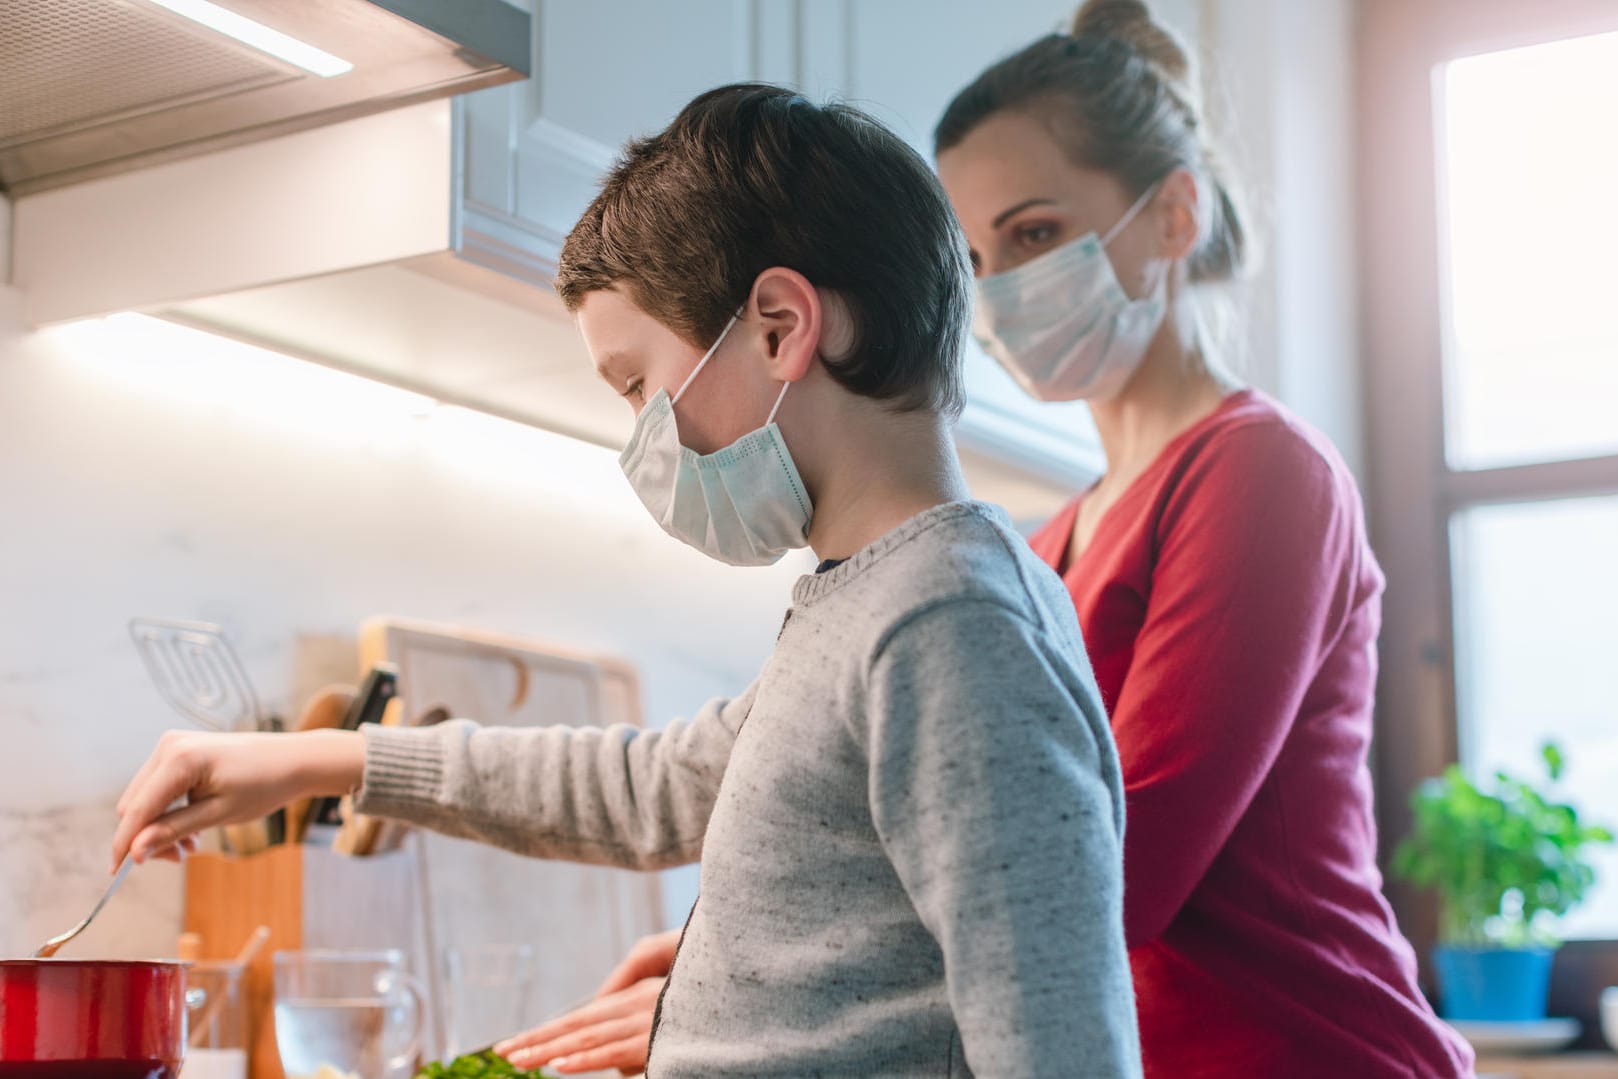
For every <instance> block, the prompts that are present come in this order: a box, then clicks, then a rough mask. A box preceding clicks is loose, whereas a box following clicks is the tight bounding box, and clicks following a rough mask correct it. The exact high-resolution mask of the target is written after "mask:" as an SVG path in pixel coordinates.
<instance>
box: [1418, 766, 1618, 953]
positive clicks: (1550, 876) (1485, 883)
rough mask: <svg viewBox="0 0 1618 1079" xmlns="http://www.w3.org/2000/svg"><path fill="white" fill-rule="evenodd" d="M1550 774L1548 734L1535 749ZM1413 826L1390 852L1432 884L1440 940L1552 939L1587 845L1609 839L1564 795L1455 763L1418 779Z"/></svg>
mask: <svg viewBox="0 0 1618 1079" xmlns="http://www.w3.org/2000/svg"><path fill="white" fill-rule="evenodd" d="M1540 753H1541V756H1542V757H1543V758H1544V763H1545V771H1546V773H1547V774H1548V776H1549V777H1550V780H1551V782H1553V783H1554V782H1555V781H1556V780H1558V779H1560V778H1561V775H1562V770H1563V767H1564V761H1563V757H1562V751H1561V750H1560V749H1559V748H1558V747H1557V746H1556V744H1555V743H1550V742H1547V743H1546V744H1545V746H1544V747H1543V748H1542V749H1541V751H1540ZM1410 807H1411V809H1412V810H1414V811H1415V826H1414V828H1413V829H1412V830H1411V834H1410V835H1409V837H1408V838H1406V839H1405V841H1404V842H1403V843H1401V844H1399V848H1398V850H1396V851H1395V852H1394V855H1393V872H1394V874H1395V875H1397V876H1399V877H1402V878H1404V879H1405V880H1408V881H1410V882H1411V883H1412V884H1415V885H1417V886H1418V887H1422V888H1432V889H1435V890H1436V891H1437V892H1438V895H1439V900H1440V905H1441V908H1442V915H1441V917H1442V922H1441V925H1440V930H1439V932H1440V935H1441V936H1442V938H1443V940H1444V941H1445V943H1449V944H1461V945H1473V946H1488V945H1494V944H1499V945H1505V946H1507V947H1522V946H1525V945H1528V944H1534V943H1538V944H1547V945H1550V944H1554V943H1555V942H1556V941H1555V937H1554V935H1553V934H1552V933H1551V931H1550V929H1551V926H1552V924H1553V923H1554V922H1555V920H1556V919H1557V918H1559V917H1561V916H1562V915H1564V914H1566V913H1567V912H1568V911H1569V910H1571V909H1573V907H1575V906H1577V905H1578V904H1579V903H1580V902H1581V901H1582V900H1583V899H1584V896H1585V893H1586V892H1587V891H1588V890H1589V888H1590V886H1591V885H1592V884H1593V883H1595V870H1594V868H1593V867H1592V866H1591V865H1590V862H1589V856H1588V852H1587V850H1586V848H1588V847H1592V846H1596V845H1599V844H1608V843H1611V842H1613V834H1612V832H1611V831H1610V830H1608V829H1607V828H1604V827H1601V826H1598V825H1591V824H1585V823H1583V822H1581V821H1580V820H1579V813H1578V810H1576V809H1575V808H1574V807H1573V806H1571V805H1566V804H1563V803H1560V802H1554V801H1551V800H1550V799H1549V798H1547V797H1546V796H1545V795H1544V794H1542V793H1541V792H1540V791H1539V790H1536V789H1535V788H1534V787H1533V786H1532V785H1531V784H1529V783H1526V782H1524V781H1523V780H1520V779H1517V778H1514V777H1513V776H1510V775H1507V774H1506V773H1505V772H1496V773H1495V774H1494V779H1493V783H1492V784H1491V785H1490V787H1489V788H1488V789H1483V788H1480V787H1479V786H1477V785H1476V784H1474V783H1473V782H1472V781H1471V780H1470V779H1468V778H1467V777H1466V774H1465V773H1464V772H1462V771H1461V769H1460V768H1459V767H1456V766H1454V765H1452V766H1450V768H1449V769H1448V770H1447V771H1445V773H1444V774H1443V776H1441V777H1439V778H1437V779H1429V780H1427V781H1426V782H1424V783H1422V785H1421V786H1420V787H1418V788H1417V789H1416V793H1415V794H1414V795H1413V796H1412V797H1411V800H1410Z"/></svg>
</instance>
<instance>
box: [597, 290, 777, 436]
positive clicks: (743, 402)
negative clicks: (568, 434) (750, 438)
mask: <svg viewBox="0 0 1618 1079" xmlns="http://www.w3.org/2000/svg"><path fill="white" fill-rule="evenodd" d="M745 318H746V316H745V315H744V320H745ZM578 321H579V331H580V332H581V333H582V334H583V335H584V346H585V348H587V349H588V350H589V352H590V358H591V360H592V361H594V363H595V366H596V372H597V373H598V374H600V376H601V377H602V379H604V380H605V381H606V383H607V384H608V385H609V386H611V387H612V388H613V390H614V391H616V392H617V393H618V394H619V396H621V397H623V398H624V400H626V401H628V402H629V404H630V407H632V408H633V409H634V410H635V414H636V415H637V416H638V415H640V410H641V409H642V408H644V407H645V405H646V402H647V401H650V400H651V399H652V397H653V396H654V395H655V394H656V393H657V391H658V390H660V389H663V390H667V391H668V392H669V396H670V397H672V396H674V394H676V393H678V392H679V389H680V387H681V385H683V384H684V383H685V380H686V378H687V377H689V376H690V374H691V372H692V370H693V369H695V367H696V366H697V363H698V362H699V361H700V360H701V359H702V354H703V353H704V352H706V351H707V346H708V345H710V344H712V342H706V343H704V345H703V346H702V347H700V348H699V347H697V346H694V345H692V344H689V343H688V342H686V341H684V340H682V339H681V338H680V337H679V335H677V334H676V333H675V332H674V331H673V330H671V329H669V328H668V327H667V326H665V325H663V323H661V322H659V321H657V319H655V318H653V317H652V316H651V315H649V314H647V313H646V312H645V311H644V310H642V309H641V308H640V307H638V306H637V305H636V304H635V303H634V301H632V300H631V299H629V297H628V296H627V295H625V294H624V293H623V292H621V291H620V290H619V289H617V288H616V287H614V288H609V289H602V290H600V291H597V292H592V293H590V294H588V295H587V296H585V298H584V300H583V301H582V302H581V303H580V304H579V308H578ZM757 338H758V335H757V334H756V333H753V332H750V331H749V325H748V323H747V322H746V321H742V322H738V323H737V324H736V325H735V326H732V327H731V330H730V333H729V334H728V335H726V337H725V341H724V343H723V344H722V345H720V346H719V351H717V352H715V353H714V355H713V357H712V358H711V359H710V360H709V361H708V365H707V366H706V367H704V368H703V369H702V373H701V374H700V375H698V376H697V378H696V380H695V381H694V382H692V383H691V386H690V388H689V389H687V390H686V393H685V396H684V397H682V398H680V401H679V403H678V404H677V405H676V406H675V409H674V413H675V419H676V420H677V421H678V424H679V431H680V442H681V443H682V444H684V445H685V446H686V447H687V448H689V449H692V450H695V451H696V452H697V453H714V452H715V451H717V450H721V449H724V448H725V447H726V446H728V445H730V444H731V443H732V442H735V441H736V440H737V439H739V438H741V437H742V436H743V435H745V434H747V433H748V432H750V431H753V430H755V429H757V428H758V427H760V426H762V425H763V423H764V418H765V417H766V416H767V415H769V412H770V407H771V406H772V405H773V404H774V403H775V397H776V395H777V394H778V393H780V389H781V387H780V383H776V382H772V381H771V380H770V377H769V375H768V373H767V371H766V364H765V361H766V360H767V359H768V354H767V352H766V353H764V354H762V355H760V354H759V352H758V347H757V346H758V345H759V344H760V342H759V341H758V340H757Z"/></svg>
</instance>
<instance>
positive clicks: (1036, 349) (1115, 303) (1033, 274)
mask: <svg viewBox="0 0 1618 1079" xmlns="http://www.w3.org/2000/svg"><path fill="white" fill-rule="evenodd" d="M1158 186H1159V185H1158V184H1153V185H1152V186H1151V187H1149V188H1147V189H1146V193H1145V194H1143V195H1141V197H1140V198H1139V199H1137V200H1136V201H1135V204H1134V205H1133V206H1131V207H1130V208H1129V209H1128V210H1127V211H1125V212H1124V215H1123V217H1121V218H1120V219H1119V220H1118V223H1117V224H1115V225H1113V227H1112V228H1110V229H1108V230H1107V234H1106V235H1105V236H1102V237H1097V235H1096V234H1095V233H1094V232H1087V233H1085V234H1084V235H1083V236H1080V237H1079V238H1078V239H1076V240H1073V241H1071V242H1069V243H1066V244H1063V245H1062V246H1061V247H1058V248H1056V249H1055V250H1052V251H1048V252H1046V253H1045V254H1043V255H1040V256H1039V257H1038V258H1035V259H1032V260H1030V261H1028V262H1025V263H1023V264H1022V265H1021V266H1018V267H1015V268H1014V269H1010V270H1007V271H1005V272H1004V273H997V274H995V275H994V276H992V277H986V278H983V279H982V280H980V281H979V282H978V302H977V309H976V312H975V314H974V319H973V330H974V332H975V333H976V335H977V337H978V339H979V340H980V341H981V342H982V343H983V347H984V348H985V349H986V350H987V351H988V352H989V354H990V355H991V356H993V357H994V358H995V359H996V360H998V361H1000V365H1001V366H1002V367H1004V368H1005V369H1006V371H1007V372H1009V373H1010V375H1011V377H1012V378H1014V379H1016V380H1017V383H1018V384H1019V385H1021V386H1022V388H1023V389H1024V390H1025V391H1027V392H1028V393H1029V394H1030V395H1031V396H1033V397H1036V398H1038V399H1039V400H1041V401H1077V400H1088V401H1103V400H1106V399H1107V398H1109V397H1113V396H1115V395H1116V394H1117V393H1118V392H1119V391H1120V390H1122V389H1123V388H1124V385H1125V384H1126V383H1127V382H1128V381H1129V377H1130V376H1131V375H1132V374H1134V373H1135V370H1136V369H1137V368H1138V367H1139V366H1140V362H1141V360H1142V359H1143V358H1144V357H1145V355H1146V349H1147V346H1149V345H1150V344H1151V343H1152V338H1153V337H1155V336H1156V335H1157V331H1158V328H1159V327H1160V326H1162V324H1163V316H1164V314H1165V313H1166V311H1167V309H1168V272H1167V271H1168V264H1167V263H1164V264H1163V272H1162V273H1161V274H1160V275H1159V276H1158V278H1157V281H1156V282H1155V283H1154V284H1153V286H1152V289H1151V291H1150V292H1149V293H1148V294H1147V295H1145V296H1143V297H1141V298H1140V299H1138V300H1132V299H1130V298H1129V295H1128V294H1127V293H1126V292H1124V290H1123V286H1121V285H1120V284H1119V283H1118V277H1117V274H1116V273H1114V271H1113V268H1112V261H1111V260H1110V259H1109V258H1108V257H1107V251H1106V249H1107V245H1108V244H1110V243H1112V241H1113V239H1114V238H1115V237H1116V236H1117V235H1118V234H1119V233H1120V232H1122V231H1123V230H1124V228H1125V226H1127V225H1128V224H1129V223H1130V222H1131V221H1133V220H1134V219H1135V217H1136V216H1137V215H1138V214H1139V213H1140V212H1141V210H1143V209H1144V208H1145V207H1146V205H1147V204H1148V203H1149V202H1151V200H1152V196H1153V195H1155V194H1156V193H1157V189H1158Z"/></svg>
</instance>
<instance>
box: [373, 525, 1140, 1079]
mask: <svg viewBox="0 0 1618 1079" xmlns="http://www.w3.org/2000/svg"><path fill="white" fill-rule="evenodd" d="M366 737H367V753H366V764H365V780H364V785H363V787H362V789H361V791H360V794H359V806H358V808H359V809H360V810H362V811H364V812H367V813H376V814H382V815H388V816H394V817H401V818H404V819H407V820H411V821H414V822H417V823H420V824H424V825H427V826H428V827H431V828H435V829H437V830H440V831H443V832H448V833H450V834H453V835H460V836H468V837H473V838H477V839H481V840H485V841H487V842H490V843H494V844H497V845H499V846H502V847H506V848H509V849H511V850H516V851H520V852H523V853H525V854H531V855H536V856H540V857H546V858H566V859H573V860H577V861H585V862H595V863H602V864H608V865H618V866H636V867H642V868H648V869H650V868H658V867H663V866H670V865H675V864H679V863H685V862H690V861H692V860H695V859H697V858H699V857H700V859H701V862H702V887H701V898H700V899H699V900H698V901H697V904H696V907H695V908H694V909H693V911H692V914H691V918H690V921H689V922H688V924H687V927H686V931H685V935H684V938H683V940H682V942H681V945H680V950H679V954H678V957H677V958H676V960H675V965H674V970H673V973H672V975H671V977H670V979H669V985H668V989H667V990H666V992H665V994H664V998H663V1001H662V1004H661V1005H660V1008H659V1017H658V1021H657V1025H656V1029H655V1031H654V1035H653V1042H652V1052H651V1060H650V1066H649V1069H648V1075H649V1076H650V1077H652V1079H730V1077H735V1079H742V1077H746V1079H757V1077H778V1076H779V1077H787V1076H793V1077H801V1076H929V1077H938V1076H974V1075H975V1076H980V1077H991V1076H993V1077H1001V1076H1004V1077H1019V1076H1062V1077H1064V1079H1069V1077H1074V1076H1082V1077H1085V1079H1112V1077H1115V1076H1138V1075H1139V1074H1140V1059H1139V1048H1138V1045H1137V1037H1136V1030H1135V1005H1134V996H1133V993H1132V990H1131V987H1130V973H1129V964H1128V961H1127V957H1126V954H1125V949H1124V938H1123V929H1122V913H1121V898H1122V894H1121V893H1122V862H1121V858H1122V854H1121V848H1122V843H1121V840H1122V831H1123V794H1122V790H1121V787H1120V782H1119V770H1118V759H1117V755H1116V752H1115V750H1114V747H1113V744H1112V741H1111V735H1110V733H1109V730H1108V727H1107V720H1106V716H1105V715H1104V713H1103V711H1102V707H1101V703H1100V700H1099V697H1098V695H1097V692H1096V688H1095V683H1094V680H1093V679H1092V677H1091V674H1090V670H1089V665H1088V662H1087V660H1086V659H1085V654H1084V646H1083V644H1082V642H1081V640H1080V637H1079V628H1078V625H1077V623H1076V622H1075V619H1074V615H1073V606H1072V603H1071V601H1070V600H1069V598H1068V595H1067V593H1066V591H1065V590H1064V589H1063V588H1062V585H1061V583H1060V582H1059V581H1058V580H1057V578H1056V577H1055V576H1054V575H1053V574H1052V573H1051V572H1050V571H1049V569H1047V568H1046V567H1045V566H1044V565H1042V564H1041V563H1039V562H1038V561H1037V560H1036V559H1035V558H1034V557H1033V555H1032V554H1031V553H1030V552H1029V551H1028V549H1027V547H1026V546H1025V545H1024V543H1023V541H1022V540H1021V539H1020V538H1019V537H1018V536H1017V535H1016V533H1014V532H1013V531H1012V530H1011V528H1010V527H1009V524H1008V522H1007V521H1006V519H1005V517H1004V515H1003V514H1002V512H1001V511H1000V510H998V509H996V508H993V507H989V506H985V505H983V504H981V503H971V502H965V503H951V504H948V505H944V506H939V507H936V508H934V509H932V510H929V511H927V512H925V513H922V514H920V515H918V516H916V517H914V518H912V519H911V520H910V521H908V522H906V523H905V524H903V525H901V526H900V527H899V528H898V529H896V530H895V531H893V532H891V533H889V534H888V535H887V536H885V537H883V538H882V539H880V540H878V541H876V542H875V543H873V544H871V545H870V546H869V547H867V548H865V549H864V550H862V551H860V552H859V553H858V554H857V555H855V556H854V557H853V558H851V559H849V560H848V561H847V562H845V563H843V564H842V565H840V566H838V567H836V568H835V569H832V570H830V571H828V572H826V573H823V574H819V575H816V576H813V577H806V578H804V579H802V580H801V581H799V582H798V584H797V586H796V588H795V590H794V593H793V603H792V607H791V609H790V610H789V611H788V612H787V620H786V624H785V625H784V626H783V628H782V631H781V635H780V639H779V640H778V641H777V643H776V647H775V652H774V654H773V655H772V656H771V657H770V659H769V661H768V662H767V663H766V664H765V666H764V669H763V671H762V672H760V674H759V676H758V678H757V680H756V681H755V682H754V683H753V684H752V685H751V686H750V687H748V689H747V690H746V691H745V692H743V693H742V694H741V695H739V696H738V697H736V698H734V699H731V700H719V701H714V702H712V703H710V704H709V705H707V706H706V707H705V708H703V709H702V710H701V711H700V712H699V713H698V714H697V715H696V717H695V718H694V719H692V720H690V721H675V722H673V723H671V724H669V725H668V727H666V728H665V729H663V730H660V731H640V730H636V729H633V728H629V727H612V728H607V729H582V730H581V729H576V728H562V727H556V728H531V729H509V728H506V729H493V728H491V729H480V728H478V727H477V726H475V725H473V724H472V723H469V722H455V723H450V724H445V725H442V726H440V727H437V728H432V729H427V730H419V731H412V730H396V729H381V728H369V729H368V730H367V732H366Z"/></svg>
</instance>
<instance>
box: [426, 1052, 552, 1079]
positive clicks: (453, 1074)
mask: <svg viewBox="0 0 1618 1079" xmlns="http://www.w3.org/2000/svg"><path fill="white" fill-rule="evenodd" d="M416 1079H556V1077H555V1073H553V1072H548V1071H546V1070H545V1069H544V1068H535V1069H534V1070H533V1071H524V1070H523V1069H521V1068H518V1067H515V1066H513V1065H512V1063H511V1062H510V1061H509V1060H507V1059H506V1058H505V1057H502V1056H498V1055H497V1054H496V1053H495V1052H494V1050H492V1049H485V1050H484V1051H483V1052H481V1053H468V1054H467V1055H466V1056H460V1057H456V1058H455V1059H454V1060H452V1061H450V1062H449V1063H448V1064H429V1065H427V1066H426V1067H425V1068H423V1069H421V1071H419V1072H417V1073H416Z"/></svg>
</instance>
